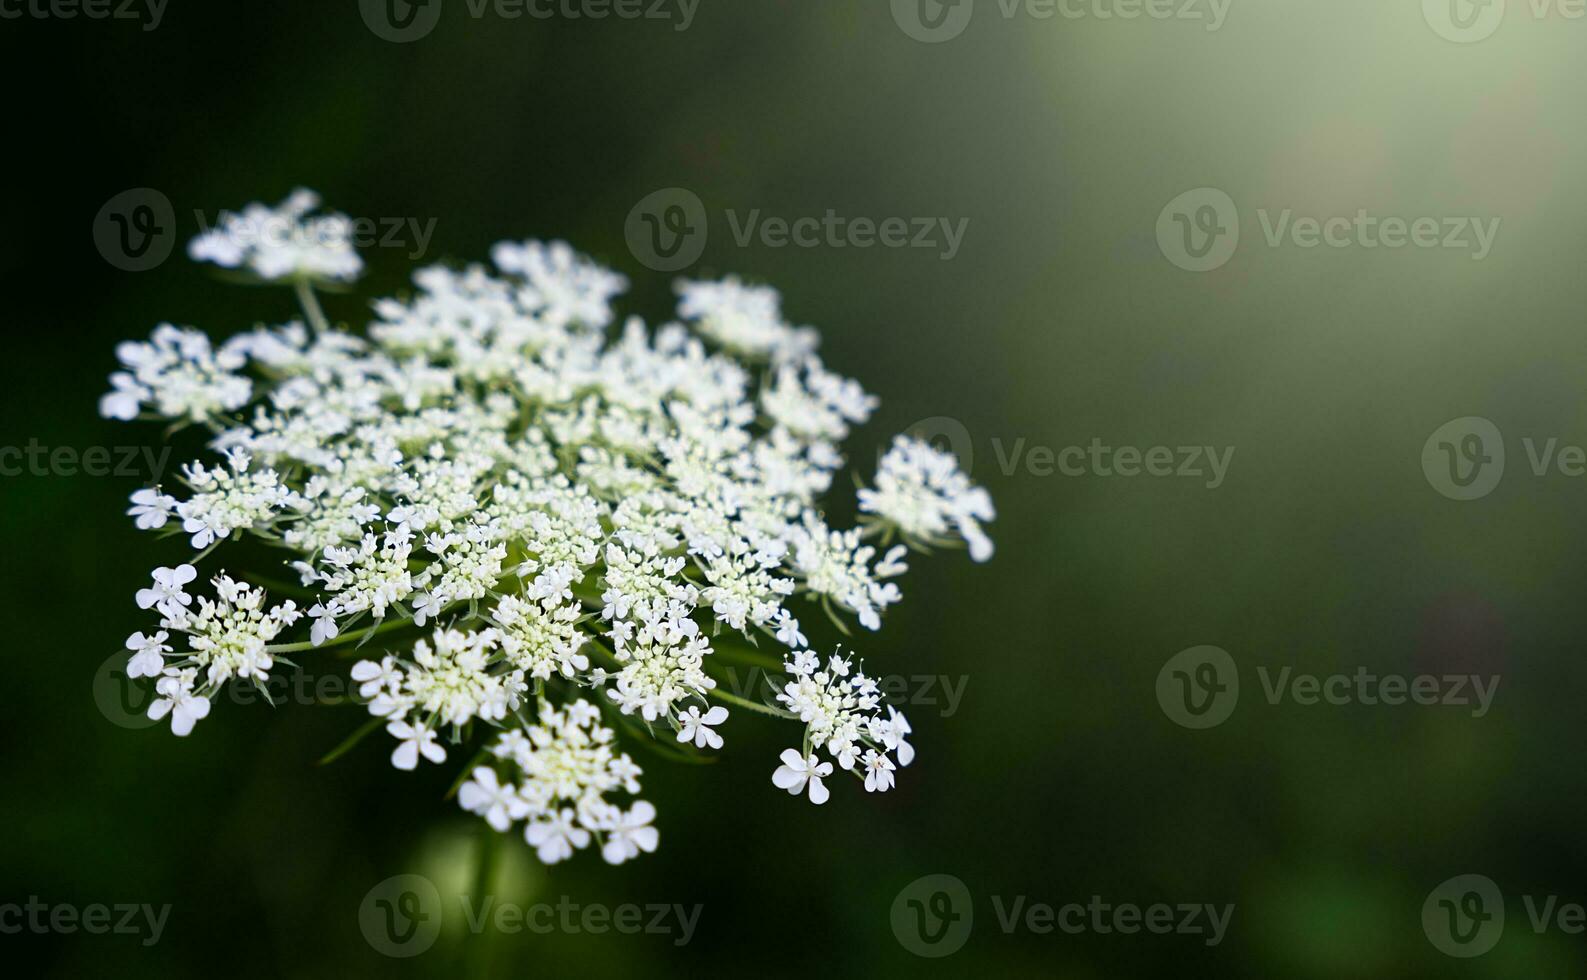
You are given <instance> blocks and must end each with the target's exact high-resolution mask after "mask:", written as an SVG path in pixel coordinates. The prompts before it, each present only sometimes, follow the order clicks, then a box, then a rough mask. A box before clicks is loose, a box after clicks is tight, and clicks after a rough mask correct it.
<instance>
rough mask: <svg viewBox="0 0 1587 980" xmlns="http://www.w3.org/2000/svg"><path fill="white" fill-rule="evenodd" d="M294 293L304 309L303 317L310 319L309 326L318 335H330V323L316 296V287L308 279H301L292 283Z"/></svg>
mask: <svg viewBox="0 0 1587 980" xmlns="http://www.w3.org/2000/svg"><path fill="white" fill-rule="evenodd" d="M292 291H293V292H295V293H297V296H298V304H299V305H301V306H302V307H303V315H304V316H306V317H308V319H309V325H310V326H312V327H313V328H314V332H315V333H317V334H321V333H329V332H330V329H331V324H330V321H329V320H327V319H325V311H324V310H322V309H320V301H319V298H318V297H316V296H315V295H314V287H313V286H312V285H310V284H309V281H308V279H306V278H303V277H299V278H297V279H295V280H293V282H292Z"/></svg>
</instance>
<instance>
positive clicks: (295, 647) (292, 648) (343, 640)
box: [265, 619, 413, 653]
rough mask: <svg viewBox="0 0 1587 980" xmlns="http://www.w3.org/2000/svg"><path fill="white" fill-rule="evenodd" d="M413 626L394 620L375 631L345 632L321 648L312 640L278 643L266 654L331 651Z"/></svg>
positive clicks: (411, 623) (405, 621)
mask: <svg viewBox="0 0 1587 980" xmlns="http://www.w3.org/2000/svg"><path fill="white" fill-rule="evenodd" d="M412 625H413V622H412V620H407V619H394V620H392V621H391V622H389V623H382V624H380V625H379V626H376V627H374V628H373V629H366V630H347V631H345V632H343V633H342V634H341V635H340V636H338V637H336V638H335V639H332V640H326V641H325V642H324V643H321V644H320V645H319V646H315V645H314V642H313V641H312V640H304V641H303V642H301V643H277V644H273V645H271V646H267V647H265V652H266V653H302V652H304V651H306V650H326V649H329V648H331V647H339V646H342V645H344V644H347V643H362V642H363V641H364V640H365V639H366V638H367V637H371V636H376V635H378V634H380V633H389V632H391V631H392V630H395V629H402V628H403V627H405V626H412Z"/></svg>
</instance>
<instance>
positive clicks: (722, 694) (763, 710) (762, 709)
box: [707, 687, 793, 718]
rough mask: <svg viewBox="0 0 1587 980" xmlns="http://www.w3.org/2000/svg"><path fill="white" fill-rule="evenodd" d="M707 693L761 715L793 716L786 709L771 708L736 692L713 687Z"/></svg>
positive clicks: (774, 716) (775, 716)
mask: <svg viewBox="0 0 1587 980" xmlns="http://www.w3.org/2000/svg"><path fill="white" fill-rule="evenodd" d="M707 693H709V694H710V695H711V697H713V698H716V699H717V700H718V701H726V702H727V703H728V704H736V705H738V706H739V707H740V708H747V709H748V710H750V711H756V712H759V713H760V714H763V715H771V716H772V717H773V718H791V717H793V716H792V715H790V714H789V713H788V712H786V711H778V710H777V709H776V708H773V707H771V706H770V705H766V704H759V703H757V702H755V701H751V700H749V699H748V698H741V697H739V696H738V695H737V694H729V693H728V692H726V691H723V690H718V689H717V688H714V687H713V688H712V689H711V690H710V691H709V692H707Z"/></svg>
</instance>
